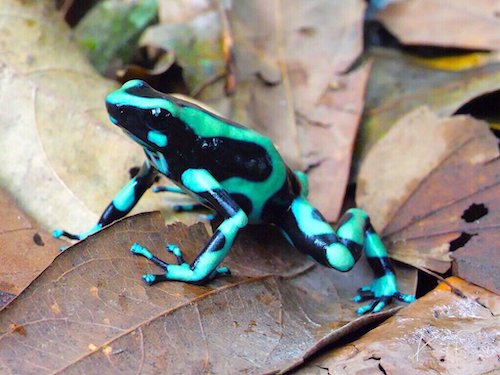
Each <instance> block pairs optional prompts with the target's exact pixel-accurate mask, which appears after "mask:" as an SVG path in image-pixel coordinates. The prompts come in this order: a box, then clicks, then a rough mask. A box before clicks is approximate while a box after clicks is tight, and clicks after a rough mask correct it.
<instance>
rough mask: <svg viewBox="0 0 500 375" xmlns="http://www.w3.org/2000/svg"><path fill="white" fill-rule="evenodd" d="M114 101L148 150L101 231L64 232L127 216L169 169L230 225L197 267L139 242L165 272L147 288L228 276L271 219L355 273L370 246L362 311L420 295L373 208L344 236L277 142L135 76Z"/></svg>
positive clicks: (321, 257)
mask: <svg viewBox="0 0 500 375" xmlns="http://www.w3.org/2000/svg"><path fill="white" fill-rule="evenodd" d="M106 107H107V110H108V113H109V118H110V120H111V122H112V123H113V124H115V125H117V126H119V127H120V128H122V130H123V131H124V132H125V133H126V134H127V135H128V136H129V137H130V138H132V139H133V140H134V141H136V142H137V143H138V144H139V145H141V146H142V147H143V148H144V152H145V153H146V160H145V162H144V164H143V165H142V167H141V169H140V171H139V173H138V174H137V175H136V176H135V177H133V178H132V179H131V180H130V182H128V183H127V184H126V185H125V186H124V187H123V188H122V190H121V191H120V192H118V194H117V195H116V196H115V198H114V199H113V201H112V202H111V203H110V204H109V206H108V207H107V208H106V209H105V211H104V213H103V214H102V216H101V218H100V219H99V222H98V223H97V224H96V226H95V227H94V228H92V229H90V230H89V231H87V232H85V233H83V234H80V235H74V234H71V233H68V232H66V231H63V230H54V236H55V237H60V236H65V237H68V238H70V239H80V240H81V239H83V238H85V237H87V236H88V235H90V234H92V233H94V232H96V231H98V230H99V229H101V228H102V227H103V226H105V225H108V224H110V223H112V222H113V221H115V220H117V219H119V218H122V217H123V216H125V215H126V214H127V213H128V212H129V211H130V210H131V209H132V208H133V207H134V205H135V204H136V203H137V202H138V200H139V199H140V197H141V196H142V195H143V194H144V192H145V191H146V190H147V189H148V188H150V187H151V186H152V184H153V182H154V179H155V176H156V175H157V174H158V173H161V174H163V175H165V176H166V177H168V178H169V179H171V180H172V181H174V182H175V183H176V184H177V185H178V186H179V187H180V188H181V189H182V190H181V189H178V191H179V192H180V191H183V192H186V193H188V194H190V195H191V196H193V197H194V198H195V199H196V200H197V201H198V202H199V203H201V204H203V205H204V206H207V207H208V208H210V209H212V210H214V211H215V212H216V214H217V215H220V217H221V218H222V222H221V224H220V225H219V227H218V228H217V229H216V230H215V232H214V233H213V235H212V237H211V238H210V240H209V241H208V243H207V244H206V245H205V247H204V248H203V249H202V250H201V251H200V253H199V255H198V257H197V258H196V259H195V260H194V261H193V263H191V264H189V263H186V262H185V260H184V259H183V257H182V252H181V250H180V249H179V248H178V247H177V246H175V245H172V244H169V245H167V250H168V251H169V252H171V253H173V254H174V255H175V256H176V258H177V264H169V263H166V262H164V261H163V260H161V259H159V258H157V257H155V256H154V255H153V254H151V252H149V250H147V249H146V248H144V247H142V246H141V245H139V244H137V243H135V244H133V245H132V247H131V249H130V250H131V252H132V253H133V254H137V255H141V256H144V257H146V258H147V259H149V260H150V261H152V262H153V263H155V264H156V265H158V266H159V267H161V268H162V269H163V270H164V273H162V274H158V275H152V274H145V275H143V280H144V281H145V282H146V283H147V284H149V285H153V284H155V283H158V282H160V281H167V280H176V281H183V282H188V283H203V282H207V281H209V280H211V279H212V278H214V277H216V276H217V275H221V274H228V273H229V270H228V269H227V268H226V267H220V268H219V264H220V263H221V262H222V260H223V259H224V257H225V256H226V255H227V254H228V252H229V250H230V249H231V246H232V244H233V242H234V240H235V238H236V236H237V234H238V232H239V231H240V229H241V228H244V227H245V226H246V225H247V224H256V223H271V224H274V225H276V226H277V227H279V228H280V230H281V232H282V233H283V235H284V236H285V237H286V239H287V240H288V241H289V242H290V243H291V244H292V245H293V246H294V247H296V248H297V249H299V250H300V251H302V252H303V253H305V254H307V255H309V256H311V257H312V258H314V259H315V260H316V261H318V262H319V263H321V264H323V265H325V266H328V267H332V268H335V269H336V270H339V271H343V272H345V271H349V270H350V269H351V268H352V267H353V266H354V264H355V263H356V261H357V260H358V259H359V257H360V256H361V253H362V250H363V249H364V250H365V253H366V256H367V257H368V261H369V263H370V265H371V267H372V268H373V270H374V272H375V281H374V282H373V283H372V284H370V285H368V286H365V287H362V288H360V289H359V291H358V295H356V296H355V297H354V300H355V301H364V300H370V299H371V300H372V301H371V303H369V304H368V305H366V306H363V307H361V308H359V309H358V311H357V312H358V313H359V314H363V313H366V312H369V311H372V312H378V311H380V310H382V309H383V308H384V307H385V306H386V305H387V304H388V303H390V302H391V300H392V299H393V298H397V299H399V300H401V301H405V302H411V301H413V300H414V297H413V296H411V295H406V294H402V293H400V292H399V291H398V289H397V284H396V277H395V274H394V270H393V268H392V265H391V262H390V260H389V258H388V256H387V251H386V249H385V247H384V245H383V244H382V241H381V240H380V238H379V236H378V235H377V234H376V233H375V231H374V229H373V227H372V225H371V224H370V219H369V218H368V216H367V214H366V213H365V212H364V211H362V210H360V209H357V208H353V209H350V210H349V211H347V212H346V213H345V214H344V215H343V216H342V218H341V220H340V223H339V225H338V228H337V231H336V232H335V231H334V230H333V229H332V227H331V226H330V224H328V223H327V222H326V220H325V219H324V218H323V216H322V215H321V214H320V213H319V211H318V210H317V209H316V208H314V207H313V206H312V205H311V204H310V203H309V202H308V201H307V193H308V185H307V178H306V175H305V174H303V173H301V172H299V171H292V170H291V169H290V168H289V167H288V166H287V165H286V164H285V162H284V161H283V159H282V158H281V156H280V154H279V153H278V151H277V150H276V148H275V147H274V145H273V143H272V142H271V141H270V140H269V139H268V138H266V137H264V136H263V135H261V134H259V133H257V132H255V131H253V130H251V129H248V128H245V127H243V126H241V125H239V124H237V123H234V122H232V121H229V120H227V119H224V118H221V117H219V116H217V115H215V114H213V113H210V112H208V111H207V110H205V109H203V108H200V107H198V106H197V105H194V104H192V103H189V102H186V101H184V100H180V99H177V98H174V97H172V96H169V95H166V94H163V93H160V92H158V91H156V90H154V89H152V88H151V87H150V86H149V85H148V84H146V83H145V82H143V81H140V80H133V81H129V82H127V83H125V84H124V85H123V86H122V87H121V88H120V89H118V90H116V91H114V92H112V93H110V94H109V95H108V96H107V98H106ZM160 190H161V189H160ZM174 190H175V189H174Z"/></svg>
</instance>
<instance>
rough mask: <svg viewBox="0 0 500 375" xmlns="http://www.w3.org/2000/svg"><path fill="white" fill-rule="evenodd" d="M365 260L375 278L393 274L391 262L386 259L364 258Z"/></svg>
mask: <svg viewBox="0 0 500 375" xmlns="http://www.w3.org/2000/svg"><path fill="white" fill-rule="evenodd" d="M366 259H367V260H368V263H369V264H370V266H371V268H372V269H373V273H374V274H375V277H376V278H379V277H382V276H384V275H387V274H394V269H393V268H392V263H391V260H390V259H389V258H388V257H366Z"/></svg>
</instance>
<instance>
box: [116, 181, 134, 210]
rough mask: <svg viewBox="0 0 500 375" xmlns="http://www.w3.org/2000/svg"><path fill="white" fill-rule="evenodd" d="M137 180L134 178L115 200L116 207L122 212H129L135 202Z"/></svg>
mask: <svg viewBox="0 0 500 375" xmlns="http://www.w3.org/2000/svg"><path fill="white" fill-rule="evenodd" d="M136 185H137V179H136V178H135V177H134V178H133V179H131V180H130V181H129V182H128V183H127V185H125V186H124V187H123V188H122V189H121V190H120V191H119V192H118V194H117V195H116V196H115V198H114V199H113V204H114V206H115V207H116V208H117V209H118V210H120V211H128V210H130V209H131V208H132V206H133V205H134V202H135V194H134V192H135V186H136Z"/></svg>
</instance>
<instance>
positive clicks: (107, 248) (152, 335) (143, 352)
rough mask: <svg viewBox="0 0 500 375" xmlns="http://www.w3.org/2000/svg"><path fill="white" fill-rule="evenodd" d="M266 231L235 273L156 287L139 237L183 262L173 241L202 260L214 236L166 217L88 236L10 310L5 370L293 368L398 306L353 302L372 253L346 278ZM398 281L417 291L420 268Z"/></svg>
mask: <svg viewBox="0 0 500 375" xmlns="http://www.w3.org/2000/svg"><path fill="white" fill-rule="evenodd" d="M268 228H269V230H263V228H255V227H254V228H253V229H251V230H250V232H246V233H242V235H241V236H240V237H239V240H238V241H237V243H236V244H235V246H234V247H233V249H232V251H231V253H230V255H229V256H228V258H227V259H226V261H225V262H224V265H226V266H229V267H230V268H231V271H232V273H233V274H232V276H228V277H220V278H218V279H216V280H214V281H212V282H210V283H209V284H207V285H206V286H195V285H189V284H185V283H178V282H169V283H161V284H157V285H155V286H153V287H149V286H146V285H145V284H144V283H143V282H142V281H141V279H140V277H141V275H142V274H143V273H145V272H153V273H159V272H160V269H158V268H157V267H156V266H154V265H152V264H151V263H149V262H148V261H147V260H146V259H144V258H142V257H137V256H133V255H132V254H130V252H129V251H128V249H129V248H130V245H131V244H132V243H133V242H135V241H137V242H140V243H141V244H142V245H144V246H146V247H148V248H150V249H151V250H152V251H153V252H154V253H155V254H156V255H157V256H160V257H162V258H163V259H165V260H170V261H173V256H172V255H167V253H166V252H165V250H164V246H165V244H166V243H169V242H170V243H172V242H173V243H176V244H178V245H179V246H180V247H181V248H182V249H183V251H184V252H185V255H186V259H187V260H192V259H194V257H195V256H196V255H197V253H198V250H199V249H200V248H202V246H203V245H204V244H205V242H206V240H207V238H208V236H207V233H206V231H205V230H204V227H203V226H202V225H196V226H192V227H189V228H188V227H186V226H185V225H183V224H180V223H178V224H175V225H172V226H168V227H167V228H165V227H164V224H163V220H162V218H161V215H160V214H159V213H153V214H141V215H137V216H134V217H131V218H127V219H125V220H122V221H120V222H117V223H115V224H113V225H111V226H110V227H108V228H105V229H104V230H103V231H101V232H99V233H97V234H95V235H93V236H90V237H88V238H87V239H86V240H84V241H82V242H80V243H78V244H77V245H75V246H73V247H71V248H70V249H68V250H66V251H65V252H64V253H62V254H61V255H60V256H58V257H57V258H56V260H55V261H54V262H53V263H52V265H51V266H49V267H48V268H47V270H46V271H45V272H44V273H43V274H42V275H41V276H39V277H38V278H37V279H36V280H35V281H34V282H33V283H32V284H31V285H30V286H29V288H28V289H26V290H25V291H24V292H23V293H22V294H21V295H20V296H19V297H18V298H17V299H16V300H14V301H13V302H12V303H11V304H10V305H9V306H7V308H6V309H5V310H3V311H2V313H0V359H1V360H0V372H2V373H3V372H8V371H11V372H22V373H34V372H37V373H39V372H40V371H43V372H57V371H62V370H64V372H66V373H68V372H69V373H73V372H81V373H95V372H99V373H100V374H115V373H116V372H117V371H118V372H120V373H126V374H128V373H134V374H135V373H206V372H211V373H239V372H253V373H255V372H257V373H263V372H270V371H278V370H285V369H287V368H291V367H294V366H296V365H297V364H300V363H301V362H302V361H303V360H304V358H306V357H308V356H310V355H311V354H312V353H313V352H315V351H316V350H318V349H319V348H321V347H323V346H325V345H326V344H328V343H329V342H332V341H334V340H337V339H338V338H340V337H342V336H345V335H346V334H348V333H349V332H352V331H353V330H354V329H356V328H358V327H360V326H364V325H365V324H368V323H373V322H375V321H378V320H379V319H381V318H383V317H386V316H388V315H390V314H391V313H394V311H395V309H390V310H387V311H385V312H383V313H382V314H372V315H367V316H363V317H361V318H357V317H356V315H355V312H354V311H355V307H356V305H357V304H355V303H354V302H352V301H351V297H352V295H353V294H354V293H355V291H356V288H357V286H358V284H359V283H363V284H364V283H367V282H369V280H370V279H371V278H372V274H371V271H370V270H369V267H368V265H367V263H366V261H365V260H363V261H362V262H360V263H358V265H357V266H356V267H355V269H354V270H353V271H352V272H349V273H344V274H342V273H339V272H336V271H333V270H331V269H327V268H325V267H321V266H318V265H317V264H315V263H312V262H310V261H307V260H306V258H305V257H304V256H301V255H300V254H299V253H298V252H297V251H295V250H293V249H292V248H291V247H290V246H289V245H288V244H287V243H286V241H285V240H284V239H283V238H282V237H281V236H280V235H279V234H278V232H277V231H276V230H274V231H273V230H271V229H272V228H271V227H268ZM399 276H400V281H401V284H402V286H403V287H402V289H405V290H406V291H408V287H407V286H408V285H409V283H410V284H411V283H412V281H411V280H414V276H415V272H413V271H409V270H406V271H404V270H401V272H399ZM408 282H409V283H408ZM405 285H406V287H405ZM396 309H397V308H396Z"/></svg>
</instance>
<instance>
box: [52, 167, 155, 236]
mask: <svg viewBox="0 0 500 375" xmlns="http://www.w3.org/2000/svg"><path fill="white" fill-rule="evenodd" d="M156 173H157V172H156V170H155V169H154V168H152V167H151V164H150V163H149V161H148V160H146V161H145V162H144V164H143V165H142V167H141V169H140V170H139V173H137V175H136V176H135V177H133V178H132V179H131V180H130V181H129V182H128V183H127V184H126V185H125V186H124V187H123V188H122V189H121V190H120V191H119V192H118V194H116V196H115V197H114V198H113V200H112V201H111V203H110V204H109V205H108V207H106V209H105V210H104V212H103V213H102V215H101V217H100V219H99V221H98V222H97V224H96V225H94V226H93V227H92V228H90V229H89V230H88V231H86V232H84V233H80V234H72V233H69V232H66V231H64V230H61V229H54V230H53V232H52V233H53V236H54V237H56V238H59V237H67V238H69V239H72V240H83V239H84V238H86V237H88V236H90V235H91V234H94V233H95V232H97V231H99V230H100V229H101V228H102V227H104V226H106V225H108V224H111V223H112V222H113V221H116V220H118V219H120V218H122V217H124V216H125V215H126V214H128V213H129V212H130V210H132V208H134V206H135V205H136V204H137V202H138V201H139V199H140V198H141V197H142V195H143V194H144V192H145V191H146V190H147V189H149V188H150V187H151V185H153V182H154V178H155V176H156Z"/></svg>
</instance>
